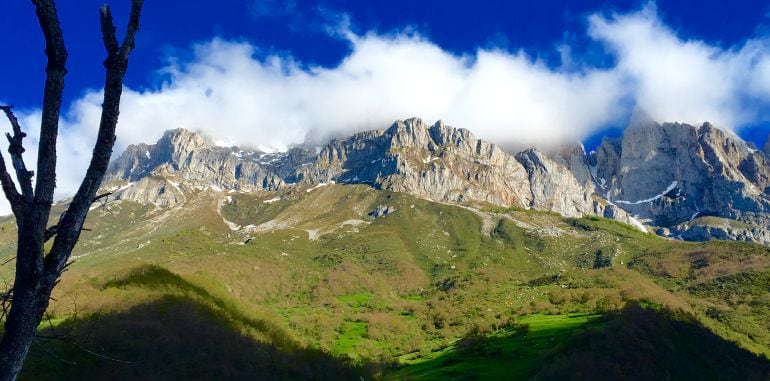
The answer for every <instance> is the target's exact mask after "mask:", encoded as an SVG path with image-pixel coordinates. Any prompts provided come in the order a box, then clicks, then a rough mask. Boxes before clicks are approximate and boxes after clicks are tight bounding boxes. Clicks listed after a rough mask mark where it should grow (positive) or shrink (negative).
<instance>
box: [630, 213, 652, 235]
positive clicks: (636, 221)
mask: <svg viewBox="0 0 770 381" xmlns="http://www.w3.org/2000/svg"><path fill="white" fill-rule="evenodd" d="M628 218H629V219H630V220H631V224H633V225H634V226H636V228H638V229H639V230H641V231H643V232H645V233H647V228H646V227H645V226H644V224H642V223H641V222H639V220H637V219H636V217H634V216H628Z"/></svg>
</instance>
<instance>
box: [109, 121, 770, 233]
mask: <svg viewBox="0 0 770 381" xmlns="http://www.w3.org/2000/svg"><path fill="white" fill-rule="evenodd" d="M317 151H318V153H316V152H315V151H311V150H308V149H306V148H300V147H296V148H292V149H290V150H288V151H287V152H281V153H267V152H261V151H257V150H244V149H241V148H238V147H219V146H216V145H214V144H212V143H211V142H210V141H209V140H207V139H206V138H205V137H203V136H202V135H200V134H197V133H194V132H190V131H187V130H184V129H177V130H171V131H167V132H166V133H165V134H164V135H163V137H162V138H161V139H160V140H159V141H158V142H157V143H155V144H152V145H147V144H138V145H132V146H129V147H128V148H127V149H126V151H125V152H123V153H122V154H121V155H120V156H119V157H118V158H117V159H115V160H114V161H113V162H112V164H111V166H110V170H109V172H108V176H107V179H106V182H105V187H106V188H110V189H112V190H113V191H114V193H115V197H116V198H118V199H126V200H131V201H136V202H140V203H145V204H155V205H159V206H167V205H174V204H177V203H179V202H181V201H183V200H184V197H185V196H184V190H183V188H186V189H195V190H204V189H210V190H214V191H238V192H263V191H267V192H270V191H278V190H282V189H285V188H287V187H308V188H312V187H317V186H321V185H324V184H329V183H340V184H367V185H369V186H372V187H374V188H377V189H386V190H392V191H397V192H405V193H409V194H412V195H414V196H418V197H421V198H425V199H429V200H432V201H437V202H447V203H459V204H465V205H468V206H485V205H486V206H496V207H515V208H525V209H536V210H545V211H553V212H556V213H559V214H561V215H564V216H567V217H581V216H588V215H596V216H600V217H605V218H610V219H615V220H618V221H621V222H624V223H627V224H630V225H633V226H634V227H636V228H638V229H640V230H643V231H649V232H655V233H657V234H659V235H663V236H666V237H670V238H674V239H685V240H696V241H702V240H709V239H727V240H741V241H750V242H758V243H762V244H766V245H767V244H770V231H769V230H768V228H767V226H768V224H769V223H770V197H769V194H768V192H770V167H768V162H769V161H770V159H768V148H767V147H765V149H764V150H757V149H754V148H752V147H751V146H749V145H748V144H746V143H745V142H744V141H743V140H741V139H740V138H738V137H737V136H734V135H732V134H730V133H728V132H725V131H723V130H720V129H718V128H716V127H714V126H713V125H711V124H708V123H706V124H703V125H702V126H699V127H696V126H691V125H687V124H679V123H664V124H659V123H654V122H644V123H634V124H633V125H631V126H629V127H628V128H627V129H626V130H625V132H624V134H623V136H622V137H620V138H605V139H604V140H603V142H602V143H601V145H600V146H599V147H598V148H597V149H596V151H592V152H590V153H586V151H585V149H584V148H583V146H582V145H580V144H571V145H560V146H557V147H548V148H529V149H526V150H523V151H521V152H516V153H512V152H506V151H505V150H503V149H502V148H500V147H499V146H497V145H495V144H492V143H489V142H486V141H483V140H481V139H478V138H477V137H476V136H474V135H473V133H471V132H470V131H469V130H466V129H463V128H454V127H451V126H447V125H446V124H444V123H443V122H441V121H439V122H436V123H434V124H432V125H429V124H426V123H425V122H423V121H422V120H421V119H419V118H412V119H407V120H404V121H396V122H395V123H393V124H392V125H391V126H390V127H389V128H387V129H384V130H373V131H367V132H361V133H357V134H354V135H352V136H349V137H347V138H341V139H334V140H332V141H330V142H329V143H328V144H326V145H325V146H324V147H321V148H320V149H318V150H317Z"/></svg>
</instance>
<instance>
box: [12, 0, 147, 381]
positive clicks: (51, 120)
mask: <svg viewBox="0 0 770 381" xmlns="http://www.w3.org/2000/svg"><path fill="white" fill-rule="evenodd" d="M32 3H33V4H34V5H35V10H36V14H37V17H38V21H39V23H40V28H41V30H42V31H43V35H44V37H45V41H46V50H45V52H46V56H47V57H48V65H47V66H46V83H45V91H44V97H43V111H42V123H41V126H40V142H39V147H38V162H37V182H36V183H35V188H34V190H33V188H32V176H33V172H31V171H28V170H27V168H26V166H25V164H24V160H23V158H22V153H23V152H24V147H23V145H22V139H23V138H24V137H25V136H26V134H24V133H23V132H22V131H21V127H20V126H19V123H18V120H17V119H16V117H15V116H14V115H13V111H12V110H11V107H10V106H0V110H2V111H4V112H5V114H6V116H7V117H8V120H9V121H10V122H11V126H12V127H13V135H11V134H6V136H7V138H8V141H9V143H10V145H9V149H8V152H9V153H10V156H11V162H12V164H13V168H14V170H15V172H16V179H17V181H19V183H20V184H19V185H20V188H21V193H20V192H19V191H18V190H17V189H16V184H15V183H14V181H13V178H12V177H11V176H10V174H9V172H8V169H7V168H6V165H5V160H4V159H3V157H2V155H0V183H1V184H2V190H3V193H4V194H5V197H6V198H7V199H8V201H9V202H10V203H11V209H12V210H13V213H14V216H15V218H16V225H17V227H18V248H17V251H16V276H15V279H14V284H13V288H12V290H11V294H10V295H6V298H5V300H10V304H11V308H10V311H9V313H8V316H7V317H6V320H5V330H4V332H3V337H2V340H0V381H6V380H15V379H16V377H17V376H18V375H19V372H21V368H22V365H23V363H24V359H25V358H26V356H27V353H28V352H29V347H30V345H31V344H32V340H33V339H34V337H35V333H36V332H37V327H38V325H40V321H41V320H42V318H43V314H44V313H45V310H46V308H48V302H49V299H50V297H51V292H52V291H53V289H54V287H55V286H56V284H57V283H58V281H59V277H60V276H61V273H62V271H64V269H65V267H66V266H67V261H68V260H69V258H70V255H71V254H72V250H73V249H74V247H75V244H76V243H77V241H78V239H79V238H80V232H81V230H82V228H83V223H84V222H85V219H86V216H87V215H88V209H89V207H90V206H91V203H92V202H93V201H94V200H95V199H98V198H99V197H96V192H97V191H98V189H99V186H100V185H101V183H102V179H103V178H104V174H105V172H106V171H107V165H108V164H109V160H110V156H111V155H112V147H113V145H114V144H115V128H116V126H117V123H118V115H119V106H120V97H121V94H122V92H123V77H124V76H125V73H126V70H127V69H128V56H129V54H130V53H131V51H132V50H133V48H134V38H135V35H136V31H137V30H138V28H139V16H140V13H141V8H142V4H143V0H132V4H131V13H130V15H129V22H128V27H127V30H126V35H125V38H124V39H123V43H122V44H119V43H118V40H117V37H116V34H115V26H114V24H113V20H112V14H111V12H110V8H109V7H108V6H106V5H105V6H103V7H102V8H101V9H100V10H99V16H100V21H101V32H102V37H103V39H104V47H105V49H106V50H107V59H106V60H105V61H104V67H105V69H106V78H105V85H104V101H103V102H102V115H101V120H100V123H99V133H98V137H97V140H96V144H95V146H94V151H93V154H92V156H91V162H90V164H89V166H88V170H87V171H86V174H85V177H84V179H83V182H82V183H81V185H80V188H79V189H78V191H77V193H76V194H75V196H74V197H73V199H72V202H71V203H70V205H69V207H68V208H67V211H66V212H65V213H64V214H63V215H62V217H61V218H60V220H59V222H58V223H57V224H55V225H54V226H51V227H48V221H49V217H50V212H51V205H52V203H53V192H54V188H55V185H56V140H57V136H58V127H59V110H60V108H61V103H62V90H63V88H64V76H65V74H66V72H67V70H66V68H65V63H66V61H67V51H66V49H65V47H64V39H63V37H62V31H61V27H60V26H59V19H58V15H57V12H56V6H55V4H54V0H32ZM54 237H55V238H54ZM51 238H54V242H53V245H52V246H51V249H50V250H49V252H48V253H46V252H45V243H46V241H48V240H49V239H51Z"/></svg>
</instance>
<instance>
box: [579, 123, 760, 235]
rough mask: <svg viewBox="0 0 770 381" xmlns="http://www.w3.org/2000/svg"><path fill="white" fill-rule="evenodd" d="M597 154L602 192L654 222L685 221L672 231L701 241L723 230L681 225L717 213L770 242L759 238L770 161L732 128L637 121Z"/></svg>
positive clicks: (664, 224) (670, 224)
mask: <svg viewBox="0 0 770 381" xmlns="http://www.w3.org/2000/svg"><path fill="white" fill-rule="evenodd" d="M593 156H594V158H593V159H591V160H593V161H594V163H595V169H593V171H594V173H595V180H596V183H597V191H598V192H600V193H602V194H603V195H605V197H606V198H607V199H608V200H609V201H611V202H612V203H614V204H615V205H617V206H619V207H620V208H623V209H624V210H626V211H627V212H629V213H631V214H633V215H637V216H639V218H640V219H644V220H648V221H649V222H650V224H651V225H655V226H660V227H667V228H673V227H675V226H678V225H680V228H678V229H672V232H673V233H672V234H681V236H682V237H684V238H691V239H695V238H698V239H702V238H704V237H706V236H708V234H706V232H717V231H721V230H720V229H717V228H716V227H714V229H701V228H695V227H694V226H693V228H695V229H698V231H699V233H697V234H696V233H695V232H692V233H691V234H682V233H684V232H683V231H682V228H681V224H682V223H686V222H689V221H692V220H694V219H695V218H697V217H699V216H716V217H720V218H725V219H729V220H735V221H740V222H743V223H746V224H749V225H752V227H751V229H749V230H752V229H753V231H755V233H752V236H754V237H757V238H758V240H759V241H760V242H765V243H770V241H765V238H762V237H767V234H766V233H763V232H762V231H763V230H764V231H767V226H768V224H770V197H769V196H770V194H768V192H770V188H768V186H770V180H769V179H770V167H769V166H768V164H769V163H770V161H769V160H768V157H767V155H766V154H765V153H764V152H762V151H758V150H756V149H753V148H751V147H750V146H749V145H747V144H746V143H745V142H744V141H743V140H741V139H740V138H738V137H736V136H734V135H732V134H730V133H727V132H724V131H722V130H720V129H717V128H716V127H714V126H712V125H711V124H708V123H705V124H703V125H702V126H700V127H695V126H691V125H687V124H679V123H665V124H658V123H644V124H638V125H632V126H630V127H629V128H628V129H627V130H626V131H625V134H624V135H623V138H622V139H605V140H604V141H603V142H602V144H601V146H600V147H599V148H598V149H597V151H596V153H595V154H594V155H593ZM711 236H712V237H715V238H724V237H728V236H731V235H730V234H722V233H714V234H713V235H711ZM744 236H745V237H746V236H747V235H744ZM747 240H748V239H747Z"/></svg>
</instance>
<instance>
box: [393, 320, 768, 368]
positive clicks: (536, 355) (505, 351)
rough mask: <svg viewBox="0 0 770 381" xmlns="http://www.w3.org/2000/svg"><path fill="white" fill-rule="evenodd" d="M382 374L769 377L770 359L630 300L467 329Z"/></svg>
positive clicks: (696, 324)
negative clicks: (431, 352) (595, 315)
mask: <svg viewBox="0 0 770 381" xmlns="http://www.w3.org/2000/svg"><path fill="white" fill-rule="evenodd" d="M533 328H535V327H533ZM385 378H386V379H398V380H401V379H409V380H432V379H442V380H503V379H504V380H530V379H535V380H767V379H770V361H768V359H766V358H764V357H759V356H757V355H754V354H753V353H751V352H748V351H746V350H744V349H742V348H740V347H738V346H737V345H736V344H734V343H732V342H729V341H726V340H724V339H722V338H721V337H719V336H717V335H715V334H714V333H712V332H711V331H709V330H708V329H706V328H704V327H702V326H701V325H699V324H698V323H697V322H695V321H694V320H693V319H692V318H691V317H689V316H687V315H683V314H675V313H670V312H667V311H656V310H652V309H645V308H642V307H639V306H637V305H631V306H629V307H627V308H626V309H624V310H623V311H621V312H619V313H616V314H609V315H605V316H604V317H602V318H601V319H599V320H595V321H589V322H588V323H586V324H584V325H582V326H579V325H574V326H572V327H547V328H545V329H544V328H542V327H541V328H539V329H537V330H534V331H533V330H528V329H527V327H526V326H523V327H520V329H518V330H517V331H516V332H513V333H512V334H509V335H501V336H493V337H483V336H478V335H476V336H469V337H466V338H464V339H463V340H461V341H460V342H459V343H458V345H457V346H456V347H455V348H454V349H453V350H451V351H449V352H447V353H444V354H442V355H441V356H439V357H437V358H434V359H431V360H428V361H425V362H421V363H417V364H414V365H408V366H404V367H402V368H399V369H393V370H391V371H389V372H388V373H386V377H385Z"/></svg>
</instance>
